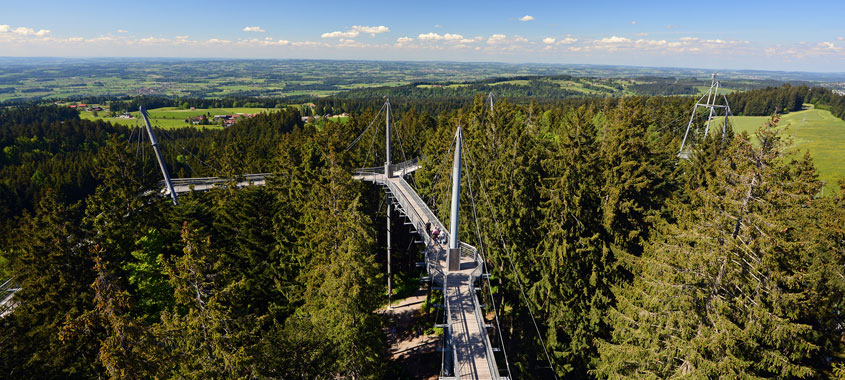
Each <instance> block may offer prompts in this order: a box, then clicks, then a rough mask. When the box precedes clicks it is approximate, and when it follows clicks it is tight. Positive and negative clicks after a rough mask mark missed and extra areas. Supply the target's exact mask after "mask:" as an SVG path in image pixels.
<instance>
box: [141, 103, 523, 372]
mask: <svg viewBox="0 0 845 380" xmlns="http://www.w3.org/2000/svg"><path fill="white" fill-rule="evenodd" d="M382 110H383V111H385V158H386V160H385V161H386V162H385V164H384V165H383V166H378V167H370V168H362V169H358V170H355V171H354V173H353V178H355V179H357V180H361V181H367V182H371V183H374V184H377V185H380V186H381V187H382V188H383V189H384V191H385V192H386V196H387V199H388V203H387V274H388V276H387V277H388V295H390V294H392V291H393V289H392V268H391V263H390V260H391V251H392V247H391V238H392V236H391V235H392V231H391V225H392V220H393V218H394V215H393V214H394V211H396V212H398V213H399V214H400V215H401V217H403V218H405V219H406V220H407V221H406V222H405V225H408V226H411V230H412V233H414V234H416V235H417V238H419V240H416V242H418V243H420V244H423V245H424V246H425V249H424V261H423V262H422V266H423V267H424V268H425V271H426V275H425V276H424V277H423V278H422V279H423V280H424V281H426V282H428V289H429V295H430V294H431V290H439V291H440V292H441V293H442V295H443V297H442V298H443V303H442V304H439V305H435V306H436V308H439V309H441V310H443V311H444V312H443V319H442V321H440V322H442V323H437V324H436V326H435V327H439V328H442V329H443V338H442V341H441V347H440V349H439V351H440V352H441V356H442V360H441V370H440V379H443V380H450V379H473V380H483V379H496V380H500V379H509V375H508V374H509V364H507V359H505V362H506V365H505V369H504V372H505V373H504V374H502V372H501V370H500V368H499V364H498V363H497V360H496V353H497V352H501V353H502V355H503V356H505V357H506V353H505V352H504V346H499V347H496V346H494V345H493V344H492V343H491V340H490V334H489V330H491V329H493V328H494V325H493V324H490V323H488V322H487V321H486V318H485V309H486V308H487V306H486V305H483V304H482V303H481V302H480V301H479V293H480V292H481V290H482V288H481V287H478V286H477V285H478V283H479V281H480V280H485V279H489V274H488V273H487V272H486V270H485V269H486V268H485V263H484V261H483V256H482V255H481V254H479V251H478V249H476V247H474V246H472V245H469V244H467V243H465V242H461V241H459V240H458V231H459V227H460V226H459V223H458V220H459V211H460V187H461V164H462V147H463V139H462V133H461V128H460V127H458V128H457V131H456V133H455V140H454V141H453V144H454V145H453V146H454V159H453V165H452V166H453V168H452V194H451V199H452V202H451V214H450V224H449V228H448V229H446V226H445V225H444V224H443V222H441V221H440V219H439V218H438V217H437V216H436V215H435V214H434V212H432V210H431V209H430V208H429V206H428V205H427V204H426V203H425V202H424V201H423V200H422V198H421V197H420V196H419V194H417V192H416V191H415V190H414V189H413V187H412V186H411V185H410V184H409V183H408V181H406V179H405V177H406V176H408V175H410V174H412V173H413V172H415V171H416V170H418V169H419V168H420V164H419V160H418V159H410V160H406V161H404V162H401V163H398V164H395V165H394V164H393V163H392V162H391V117H390V102H389V100H388V101H386V102H385V105H384V107H383V108H382ZM380 114H381V111H380V112H379V114H377V115H376V118H378V116H379V115H380ZM141 115H143V117H144V123H145V127H146V131H147V135H148V136H149V138H150V143H151V144H152V146H153V150H154V152H155V154H156V158H157V160H158V162H159V167H160V169H161V172H162V176H163V177H164V181H162V187H163V189H162V193H163V194H165V195H168V196H170V197H171V200H172V201H173V203H174V204H178V194H180V193H184V192H189V191H203V190H209V189H212V188H215V187H218V186H223V185H227V184H228V185H231V184H232V183H233V182H234V185H235V186H236V187H244V186H263V185H265V183H266V179H267V177H268V176H269V174H268V173H260V174H246V175H243V176H241V177H240V178H238V179H231V178H220V177H206V178H181V179H171V178H170V175H169V173H168V170H167V167H166V165H164V162H163V160H162V158H161V152H160V150H159V148H158V142H157V140H156V139H155V135H154V133H153V130H152V127H151V125H150V123H149V119H148V117H147V114H146V111H145V110H144V109H143V107H142V108H141ZM375 120H376V119H375V118H374V119H373V121H375ZM372 125H373V123H370V126H368V127H367V129H366V130H364V132H362V134H361V136H359V137H358V138H357V139H355V141H354V142H353V143H352V144H350V147H351V146H352V145H354V144H355V143H356V142H358V141H359V140H360V138H361V137H362V136H363V135H364V134H365V133H367V130H369V129H370V127H372ZM347 149H348V148H347ZM368 156H369V154H368ZM429 227H430V228H432V229H434V228H436V229H437V230H439V231H443V233H442V234H440V235H439V236H438V237H437V238H434V237H432V235H431V234H430V231H429ZM490 301H491V303H492V294H491V298H490ZM389 305H390V298H388V308H389V307H390V306H389ZM494 314H495V313H494ZM496 323H498V319H497V318H496ZM495 327H496V328H497V330H498V326H495ZM499 332H501V331H500V330H499ZM499 342H500V343H501V339H500V340H499Z"/></svg>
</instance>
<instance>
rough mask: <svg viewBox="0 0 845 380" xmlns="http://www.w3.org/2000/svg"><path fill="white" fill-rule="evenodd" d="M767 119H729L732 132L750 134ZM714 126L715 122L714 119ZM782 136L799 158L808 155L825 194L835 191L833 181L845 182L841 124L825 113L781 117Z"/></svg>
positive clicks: (843, 128)
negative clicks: (791, 140)
mask: <svg viewBox="0 0 845 380" xmlns="http://www.w3.org/2000/svg"><path fill="white" fill-rule="evenodd" d="M768 119H769V117H767V116H732V117H731V124H732V125H733V129H734V131H736V132H737V133H739V132H748V134H750V135H753V134H754V131H755V130H756V129H757V128H759V127H760V126H761V125H763V124H764V123H765V122H766V120H768ZM714 123H715V124H716V125H719V124H718V120H715V119H714ZM778 125H779V126H780V127H781V128H783V129H784V133H785V134H786V135H788V136H790V137H791V138H792V139H793V147H794V148H795V149H796V150H797V151H798V153H799V154H803V153H804V152H806V151H809V152H810V154H811V155H812V156H813V161H814V162H815V164H816V168H817V169H818V171H819V179H821V180H822V181H824V182H825V190H824V191H825V194H829V193H830V192H833V191H836V189H837V188H838V185H837V181H838V180H839V179H841V178H845V121H842V119H839V118H837V117H835V116H833V115H832V114H831V113H830V112H829V111H826V110H821V109H815V108H812V105H810V109H807V110H804V111H798V112H792V113H788V114H785V115H781V119H780V123H779V124H778Z"/></svg>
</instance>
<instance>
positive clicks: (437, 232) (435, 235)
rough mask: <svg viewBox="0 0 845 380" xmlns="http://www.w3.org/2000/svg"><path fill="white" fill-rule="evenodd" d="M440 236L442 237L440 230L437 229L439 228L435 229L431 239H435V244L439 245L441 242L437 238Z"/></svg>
mask: <svg viewBox="0 0 845 380" xmlns="http://www.w3.org/2000/svg"><path fill="white" fill-rule="evenodd" d="M438 235H440V230H438V229H437V227H434V231H433V232H432V233H431V238H432V239H434V242H435V243H439V242H440V240H439V239H437V236H438Z"/></svg>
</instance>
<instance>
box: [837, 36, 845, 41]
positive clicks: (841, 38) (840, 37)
mask: <svg viewBox="0 0 845 380" xmlns="http://www.w3.org/2000/svg"><path fill="white" fill-rule="evenodd" d="M836 40H837V41H845V38H843V37H842V36H839V37H836Z"/></svg>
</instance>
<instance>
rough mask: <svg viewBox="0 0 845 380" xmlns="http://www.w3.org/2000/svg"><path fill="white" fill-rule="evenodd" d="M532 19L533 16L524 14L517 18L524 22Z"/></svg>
mask: <svg viewBox="0 0 845 380" xmlns="http://www.w3.org/2000/svg"><path fill="white" fill-rule="evenodd" d="M531 20H534V16H529V15H525V16H522V17H520V18H519V21H522V22H526V21H531Z"/></svg>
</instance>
